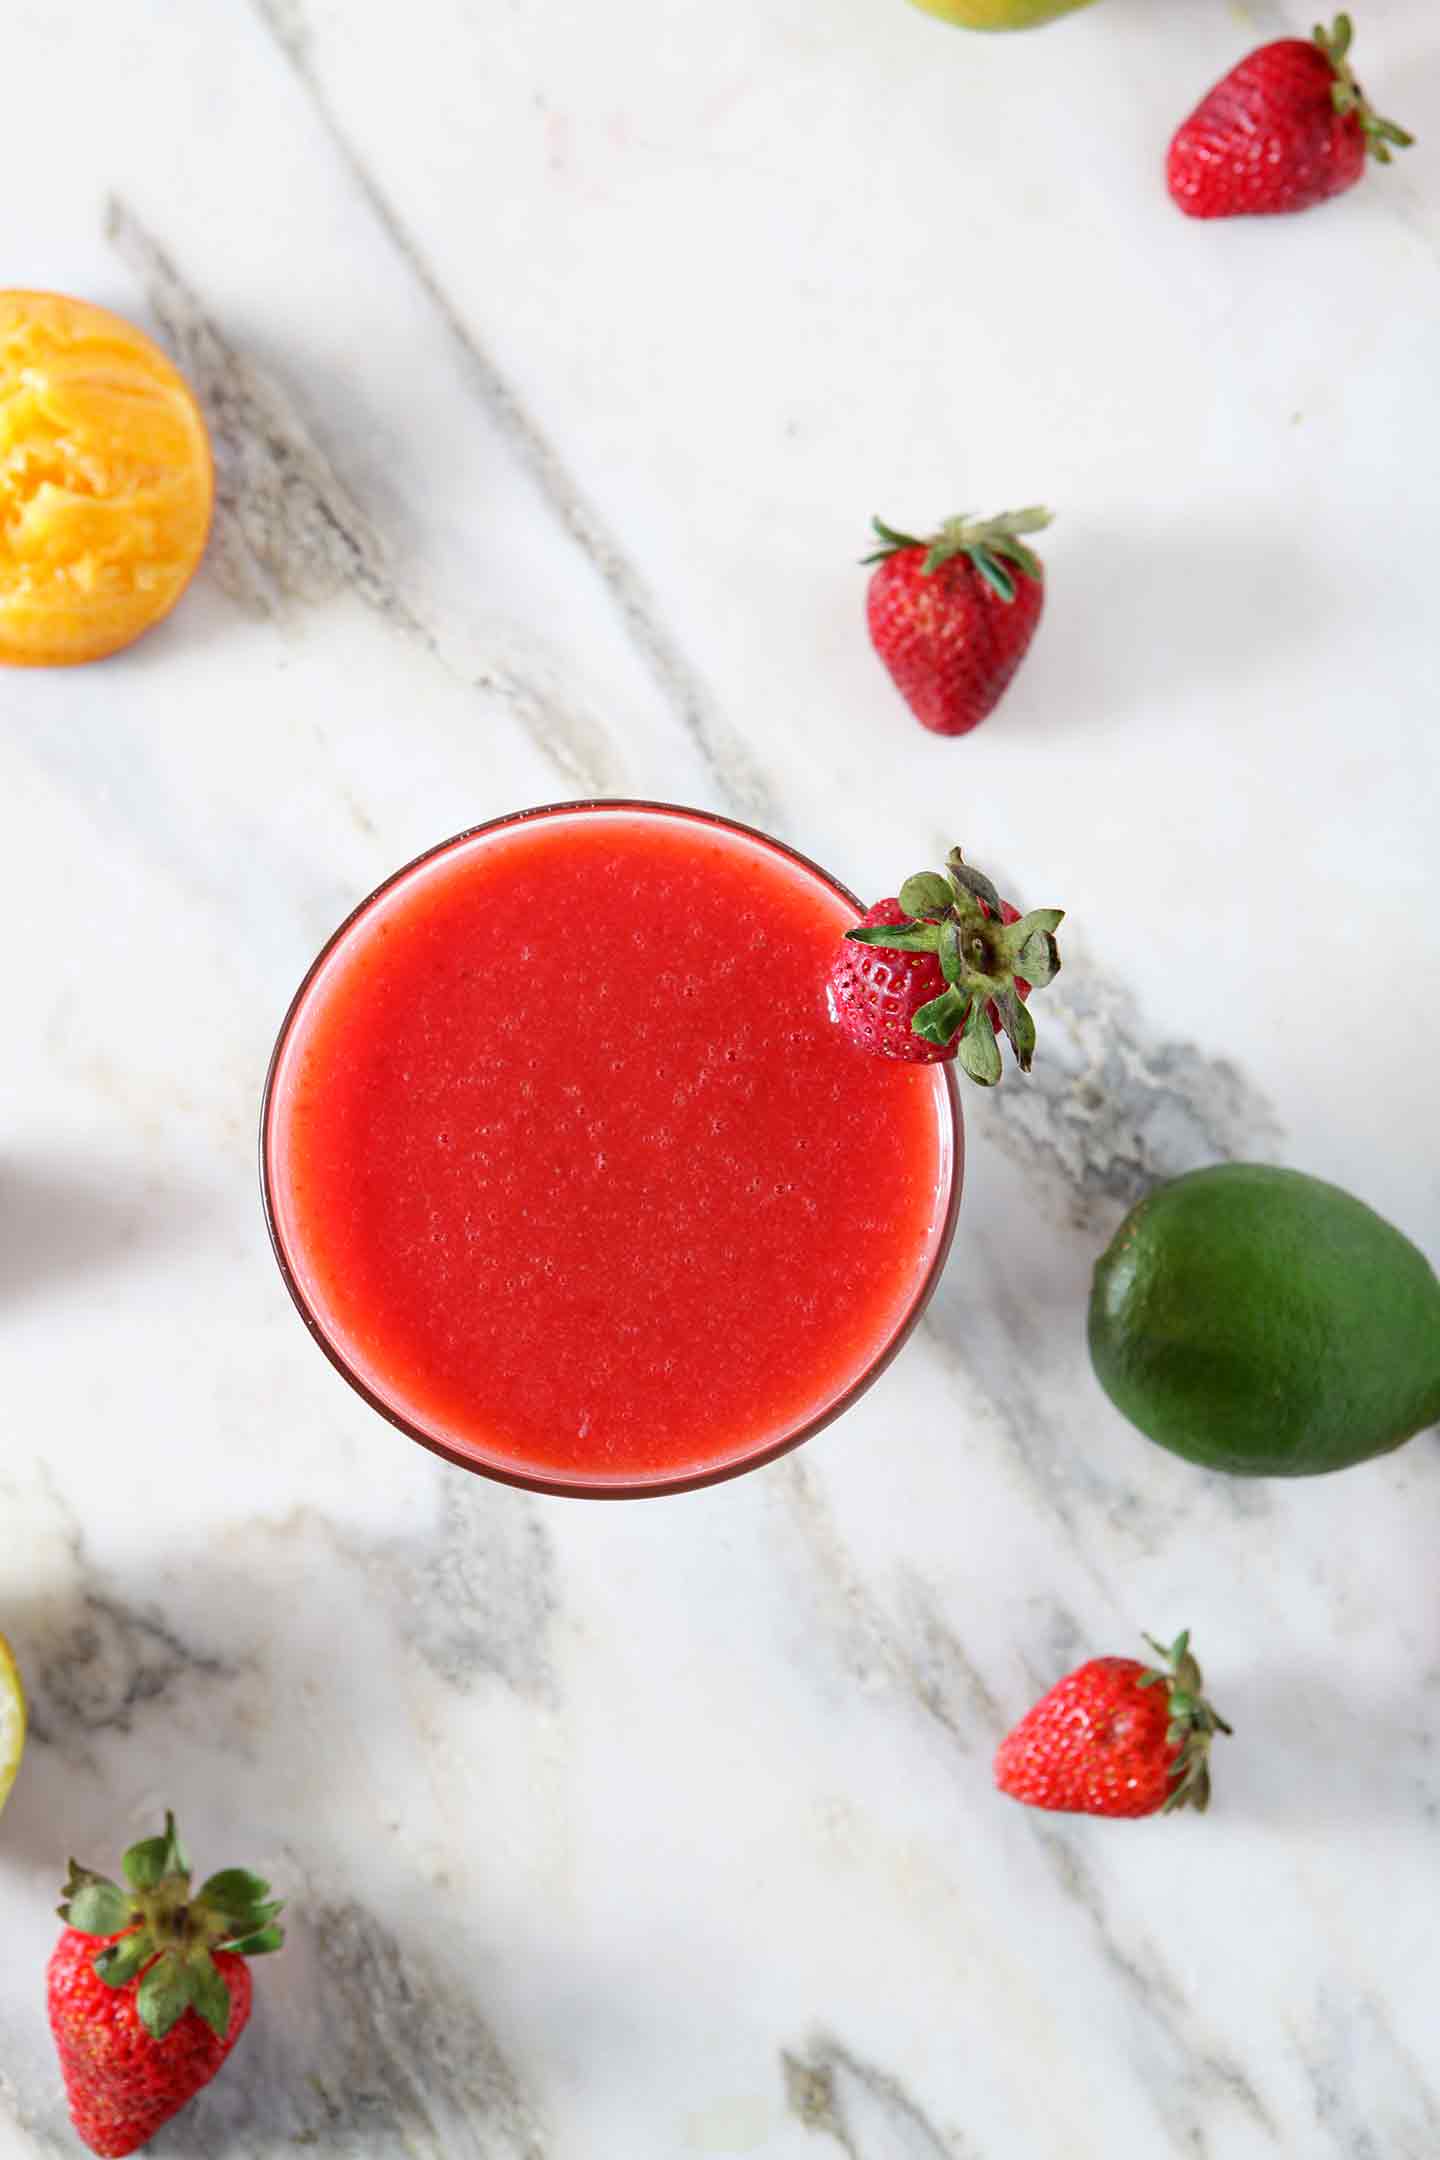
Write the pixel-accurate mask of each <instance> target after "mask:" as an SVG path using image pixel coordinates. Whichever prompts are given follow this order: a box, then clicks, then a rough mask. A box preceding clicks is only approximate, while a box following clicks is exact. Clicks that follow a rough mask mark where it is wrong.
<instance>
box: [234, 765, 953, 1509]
mask: <svg viewBox="0 0 1440 2160" xmlns="http://www.w3.org/2000/svg"><path fill="white" fill-rule="evenodd" d="M592 811H616V812H625V811H638V812H641V813H644V814H647V815H656V816H663V817H672V818H682V819H688V820H689V821H690V822H692V823H694V824H697V825H709V826H718V827H719V828H721V829H722V830H723V831H726V832H732V833H737V834H739V835H740V836H741V837H742V838H743V839H745V840H749V841H753V842H758V844H759V845H760V846H762V847H765V848H768V849H769V850H770V851H771V852H772V853H773V854H776V855H782V856H784V857H785V858H786V859H787V860H788V861H790V862H793V863H795V864H797V865H798V866H799V868H801V869H802V870H805V871H808V872H809V873H810V875H811V876H813V877H816V878H818V879H819V880H820V882H821V883H822V884H823V885H826V886H828V887H829V888H830V890H831V891H832V892H834V893H838V894H839V895H840V897H841V898H842V899H843V900H845V901H846V902H848V904H849V905H850V906H851V907H853V908H855V909H856V910H857V912H858V913H860V914H863V913H864V908H863V905H862V903H861V902H860V900H859V899H858V898H857V896H856V895H855V894H854V893H853V892H851V890H850V888H849V887H848V886H847V885H842V884H841V882H840V880H839V878H837V877H833V876H832V875H831V873H830V872H829V871H828V870H826V869H823V868H822V867H821V865H820V864H819V863H817V862H815V861H813V860H812V859H811V857H810V856H808V855H805V854H802V853H801V851H800V850H799V849H798V848H793V847H791V846H789V844H788V843H787V842H786V841H784V840H777V839H775V837H774V836H773V834H770V833H765V832H761V831H759V830H758V829H757V828H756V827H755V826H753V825H746V824H744V823H742V821H741V820H740V819H738V818H731V817H724V816H722V815H721V814H720V813H719V812H718V811H713V810H699V809H696V808H694V807H692V806H691V805H688V804H685V803H670V802H659V801H655V800H652V799H649V798H645V797H639V796H587V797H581V798H578V799H577V800H575V801H573V802H557V803H537V804H534V805H532V806H531V807H530V808H528V809H524V810H507V811H506V812H505V813H504V814H503V815H502V816H500V817H494V818H486V819H484V820H482V822H481V823H480V824H478V825H470V826H467V827H466V828H465V830H464V831H463V832H458V833H452V834H451V835H450V837H449V838H448V839H446V840H439V841H437V842H436V843H435V845H434V846H433V847H428V848H426V849H425V850H424V851H423V853H421V854H419V855H416V856H413V857H412V858H411V860H410V861H409V862H406V863H402V864H401V866H400V868H399V869H398V870H394V871H392V872H391V874H390V875H389V877H387V878H385V879H383V880H382V882H381V883H380V884H379V885H377V886H375V887H374V889H373V890H372V891H370V892H369V893H367V894H366V895H365V897H364V898H363V899H362V900H360V901H359V902H357V904H356V905H355V906H354V907H353V908H352V909H351V910H350V912H349V914H348V915H347V916H346V917H345V919H344V921H343V922H341V923H340V924H338V925H337V927H336V928H335V929H334V930H333V931H332V932H331V933H330V935H329V937H328V938H326V940H325V942H324V944H323V945H322V946H321V948H320V950H319V952H317V953H316V955H315V958H314V959H313V960H312V961H311V963H310V965H309V967H308V968H307V969H306V970H305V973H304V975H303V977H302V978H301V981H300V984H299V987H298V988H297V989H296V991H295V994H294V996H293V997H292V998H291V1000H290V1003H289V1004H288V1006H287V1007H286V1009H285V1016H284V1018H283V1020H282V1021H281V1023H280V1028H279V1032H278V1033H277V1035H276V1037H275V1046H274V1048H273V1049H272V1051H271V1053H270V1061H269V1064H268V1065H267V1067H266V1071H265V1085H264V1090H263V1092H262V1094H261V1098H260V1132H259V1142H260V1149H259V1152H260V1197H261V1204H262V1206H263V1209H264V1213H265V1228H266V1232H267V1234H268V1236H269V1239H270V1250H271V1252H272V1253H273V1254H274V1256H275V1262H276V1265H277V1267H278V1268H279V1270H280V1275H281V1279H282V1281H283V1282H284V1284H285V1288H286V1289H287V1290H288V1291H289V1293H290V1299H291V1303H292V1304H293V1305H294V1307H295V1309H296V1311H297V1312H298V1313H299V1315H300V1317H301V1319H302V1320H303V1321H304V1323H305V1326H306V1329H307V1331H308V1332H309V1334H310V1336H311V1337H312V1339H313V1340H314V1341H315V1342H316V1343H317V1344H318V1345H319V1347H320V1349H321V1350H323V1352H324V1353H325V1356H326V1357H327V1358H328V1359H329V1361H330V1363H331V1365H333V1366H334V1368H335V1370H336V1371H337V1372H338V1373H339V1375H340V1377H341V1379H342V1380H344V1381H346V1382H347V1383H348V1385H349V1386H350V1387H351V1388H352V1389H353V1390H354V1392H355V1393H356V1394H357V1395H359V1396H360V1398H361V1399H362V1401H364V1402H366V1403H368V1405H369V1406H370V1408H371V1409H372V1410H374V1411H376V1412H377V1413H378V1414H379V1415H380V1416H381V1417H382V1418H384V1419H385V1421H386V1423H387V1424H389V1425H393V1426H394V1427H395V1428H396V1430H397V1431H399V1432H402V1433H404V1434H405V1436H406V1438H407V1439H410V1440H414V1441H417V1442H418V1443H419V1445H420V1446H421V1447H423V1448H428V1449H429V1450H430V1452H431V1454H433V1455H438V1456H440V1457H441V1458H442V1460H444V1461H445V1462H448V1463H452V1464H454V1466H455V1467H456V1468H457V1469H461V1470H469V1471H471V1472H473V1473H474V1474H475V1475H476V1476H479V1477H486V1478H490V1479H492V1480H493V1481H495V1482H496V1483H498V1484H501V1485H509V1486H512V1487H514V1488H517V1489H518V1490H520V1491H523V1492H534V1493H544V1494H547V1495H549V1496H551V1497H553V1498H559V1499H569V1500H641V1499H661V1498H665V1497H667V1496H669V1495H670V1494H673V1493H683V1492H696V1491H699V1490H701V1489H702V1488H703V1487H705V1486H707V1485H720V1484H724V1483H725V1482H726V1481H727V1480H728V1479H730V1478H735V1477H742V1476H744V1475H745V1473H746V1472H747V1471H750V1470H759V1469H763V1468H764V1466H765V1464H766V1463H772V1462H776V1461H778V1460H779V1458H780V1457H781V1456H782V1455H788V1454H789V1453H790V1451H791V1449H792V1448H797V1447H801V1446H803V1444H804V1443H805V1442H806V1441H807V1440H812V1439H813V1438H814V1437H815V1435H816V1433H818V1432H823V1431H824V1429H825V1427H826V1426H827V1425H833V1424H834V1423H835V1421H836V1419H837V1418H840V1417H843V1416H844V1414H845V1412H846V1411H847V1410H849V1409H851V1408H852V1407H853V1406H854V1404H855V1403H856V1402H858V1401H859V1399H860V1397H861V1396H862V1395H863V1394H865V1392H866V1391H867V1389H869V1388H870V1387H871V1386H872V1385H873V1384H874V1382H875V1381H876V1380H878V1379H879V1377H880V1375H881V1374H882V1373H883V1372H884V1371H885V1370H886V1369H887V1367H888V1366H890V1365H891V1364H892V1363H893V1362H894V1360H895V1358H896V1357H897V1356H898V1355H899V1353H900V1351H901V1350H902V1349H903V1348H904V1347H905V1344H906V1343H907V1342H908V1341H909V1340H910V1337H911V1336H912V1335H913V1334H914V1332H915V1329H916V1327H917V1326H918V1325H919V1322H920V1319H921V1317H922V1315H923V1314H924V1311H925V1308H926V1307H927V1305H928V1304H929V1303H930V1300H931V1298H932V1297H933V1295H934V1293H935V1289H936V1286H937V1284H938V1283H939V1281H940V1277H941V1275H942V1274H943V1273H944V1270H945V1263H946V1261H947V1260H948V1258H949V1256H950V1248H951V1245H952V1243H953V1242H954V1237H955V1225H956V1221H957V1219H958V1216H959V1212H960V1193H961V1186H962V1182H963V1171H964V1145H965V1142H964V1125H963V1121H962V1118H961V1113H960V1090H959V1087H958V1084H957V1082H956V1079H955V1068H954V1065H953V1064H951V1063H949V1062H945V1063H936V1064H932V1065H931V1066H930V1068H929V1069H930V1071H931V1072H932V1073H934V1074H935V1076H936V1077H937V1079H939V1080H941V1081H942V1082H943V1085H944V1088H945V1100H946V1108H947V1110H948V1113H949V1116H948V1121H947V1122H948V1131H949V1142H950V1144H949V1149H948V1168H949V1184H948V1189H947V1191H946V1194H945V1210H944V1215H943V1219H942V1220H941V1222H940V1226H939V1230H938V1233H937V1235H936V1238H935V1242H934V1245H933V1247H932V1250H931V1253H930V1257H929V1260H928V1262H927V1264H926V1267H925V1272H924V1274H923V1276H922V1277H921V1279H920V1281H919V1283H918V1284H917V1285H916V1288H915V1290H914V1292H913V1293H912V1295H911V1298H910V1300H909V1303H908V1304H907V1305H906V1307H905V1309H904V1311H903V1313H902V1315H901V1318H900V1320H899V1323H898V1325H897V1326H896V1328H895V1330H894V1332H893V1334H892V1335H891V1336H890V1337H889V1339H888V1340H887V1341H886V1342H885V1343H884V1344H883V1345H882V1347H881V1348H880V1349H879V1350H878V1351H877V1353H876V1355H875V1356H874V1357H873V1358H871V1359H870V1360H869V1361H868V1363H867V1364H865V1365H864V1366H863V1367H862V1368H861V1370H860V1371H859V1372H858V1373H857V1374H856V1375H855V1377H854V1379H853V1380H852V1381H851V1382H850V1384H849V1386H848V1387H847V1388H846V1389H845V1390H844V1392H843V1394H841V1395H838V1396H837V1397H836V1398H835V1400H834V1401H833V1402H830V1403H827V1404H826V1405H825V1407H824V1408H823V1409H822V1410H819V1411H817V1412H816V1413H815V1415H814V1416H813V1417H811V1418H808V1419H807V1420H806V1421H805V1423H804V1424H803V1425H800V1426H797V1427H796V1428H795V1430H794V1431H793V1432H786V1433H783V1434H782V1435H781V1436H780V1438H779V1439H775V1440H767V1441H766V1442H765V1443H764V1444H763V1445H762V1446H760V1447H757V1448H751V1449H749V1450H748V1451H747V1452H746V1453H744V1454H742V1455H737V1456H733V1457H730V1458H727V1459H726V1460H725V1461H724V1462H720V1463H710V1464H707V1465H706V1466H705V1467H704V1468H702V1469H698V1470H682V1471H678V1472H676V1473H674V1474H673V1475H661V1476H657V1477H653V1478H633V1477H632V1478H629V1479H624V1478H614V1479H607V1480H604V1481H603V1482H602V1481H599V1480H593V1479H584V1478H579V1477H567V1476H564V1475H561V1474H558V1473H556V1474H551V1473H548V1472H546V1471H543V1470H539V1469H536V1470H533V1471H532V1470H528V1469H521V1468H519V1467H517V1466H516V1465H514V1464H512V1463H509V1462H503V1461H499V1462H497V1461H493V1460H489V1459H487V1458H484V1457H482V1456H480V1455H478V1454H477V1453H476V1452H475V1451H474V1450H472V1449H468V1448H464V1447H460V1446H457V1445H455V1444H454V1443H453V1442H451V1441H448V1440H445V1439H442V1438H441V1437H439V1436H438V1435H437V1434H435V1433H433V1432H427V1431H426V1430H425V1429H424V1428H423V1427H422V1426H420V1425H419V1424H417V1423H415V1422H414V1421H413V1420H412V1419H411V1418H409V1417H407V1416H406V1414H405V1412H404V1411H403V1410H399V1409H397V1408H396V1407H395V1406H394V1405H393V1404H391V1403H389V1402H387V1401H385V1399H384V1398H383V1397H382V1396H380V1395H379V1394H377V1393H376V1391H375V1389H374V1388H373V1387H372V1386H371V1384H370V1383H369V1381H367V1380H366V1379H365V1377H364V1376H363V1374H361V1373H360V1372H358V1371H357V1370H356V1369H355V1367H354V1365H352V1363H351V1362H350V1360H349V1358H348V1357H347V1356H346V1355H345V1353H344V1351H343V1350H342V1349H341V1348H340V1346H339V1345H338V1343H336V1342H335V1341H334V1339H333V1338H332V1336H331V1334H330V1332H329V1330H328V1329H327V1327H326V1325H325V1323H324V1321H323V1320H322V1319H321V1317H320V1315H319V1314H318V1313H317V1312H316V1311H315V1309H314V1307H313V1306H312V1305H311V1303H310V1301H309V1299H308V1298H307V1296H306V1294H305V1291H304V1290H303V1288H302V1287H301V1284H300V1281H299V1279H298V1277H297V1275H296V1273H295V1271H294V1269H293V1268H292V1266H291V1264H290V1259H289V1256H288V1254H287V1252H286V1250H285V1244H284V1240H283V1238H282V1235H281V1232H280V1225H279V1222H278V1219H277V1214H276V1207H275V1200H274V1194H273V1191H272V1184H271V1173H270V1154H271V1139H272V1126H273V1113H274V1108H275V1090H276V1080H277V1077H278V1075H279V1071H280V1066H281V1063H282V1061H283V1059H284V1056H285V1053H286V1050H287V1049H288V1047H289V1043H290V1038H291V1035H292V1033H293V1031H294V1028H295V1024H296V1021H297V1020H298V1018H299V1016H300V1012H301V1009H302V1007H303V1006H304V1003H305V1000H306V999H307V997H308V996H309V993H310V990H311V988H312V986H313V985H314V983H315V982H316V981H317V979H318V978H319V976H320V974H321V972H322V970H323V969H324V968H325V966H326V964H327V962H328V961H329V959H330V957H331V955H332V954H333V953H334V952H335V950H336V948H337V947H338V946H339V944H340V943H341V941H342V940H343V939H344V938H345V937H346V936H348V934H349V932H350V931H351V930H352V929H353V928H354V927H355V926H356V924H357V923H359V922H361V921H362V920H363V919H364V917H365V916H367V915H368V914H369V913H370V911H371V909H372V908H374V907H375V906H376V905H377V904H378V903H379V902H380V901H381V900H383V899H384V897H385V895H386V894H387V893H389V892H392V891H393V890H394V889H395V887H396V886H398V885H400V884H402V883H403V882H404V881H405V880H406V879H408V878H410V877H413V876H414V875H415V873H416V872H417V871H419V870H422V869H423V868H424V867H425V865H426V864H427V863H430V862H433V861H435V860H436V858H437V857H439V856H442V855H447V854H449V853H450V852H451V851H452V850H453V849H456V848H460V847H464V846H467V845H468V844H469V843H470V842H471V841H474V840H479V839H482V838H484V837H485V836H486V835H488V834H491V833H499V832H503V831H504V830H505V829H506V828H507V827H509V826H516V825H526V824H529V823H532V822H533V821H535V820H537V819H539V818H550V817H567V816H576V815H580V814H583V813H587V812H592Z"/></svg>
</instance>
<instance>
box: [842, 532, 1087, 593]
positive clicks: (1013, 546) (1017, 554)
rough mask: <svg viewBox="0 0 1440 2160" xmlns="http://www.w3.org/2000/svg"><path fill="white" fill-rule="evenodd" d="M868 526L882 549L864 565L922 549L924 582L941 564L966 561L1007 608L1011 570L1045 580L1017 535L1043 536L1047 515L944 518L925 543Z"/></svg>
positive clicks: (1012, 583) (1011, 586) (1012, 579)
mask: <svg viewBox="0 0 1440 2160" xmlns="http://www.w3.org/2000/svg"><path fill="white" fill-rule="evenodd" d="M870 522H871V524H872V525H873V526H874V528H875V531H876V533H877V534H878V535H879V538H880V540H881V541H882V542H883V545H882V546H880V547H878V548H876V550H875V552H874V554H873V555H866V556H865V557H864V558H863V560H864V561H865V562H867V563H877V562H884V560H885V558H886V557H887V556H888V555H899V554H901V553H902V552H903V551H904V550H905V549H906V548H924V549H925V560H924V562H923V563H922V564H921V565H920V567H921V569H922V571H923V572H924V573H925V575H926V577H933V576H934V575H935V572H936V571H937V570H938V569H939V568H940V566H941V564H942V563H947V562H950V561H952V560H953V559H954V557H955V556H957V555H966V556H968V557H969V559H970V561H971V562H972V563H973V564H974V565H975V568H976V569H977V570H978V571H979V573H980V575H981V577H982V578H984V580H985V582H986V584H987V585H988V586H989V587H990V589H991V591H992V592H993V593H994V595H995V597H996V599H997V600H1003V601H1005V602H1006V604H1007V605H1008V604H1009V602H1010V601H1012V600H1013V599H1014V598H1015V572H1016V571H1017V570H1018V571H1019V572H1020V573H1021V575H1022V576H1023V577H1029V578H1042V577H1043V576H1044V575H1045V573H1044V571H1043V569H1042V568H1041V566H1040V558H1039V556H1038V555H1037V554H1036V553H1035V552H1034V550H1033V548H1028V547H1027V546H1026V545H1025V542H1024V540H1023V538H1022V537H1021V535H1022V534H1024V533H1035V532H1043V531H1044V530H1045V527H1046V526H1047V525H1048V524H1049V523H1050V522H1051V513H1050V511H1048V510H1040V509H1030V510H1002V511H1001V513H1000V515H999V517H993V518H972V517H971V516H970V514H969V512H968V511H966V512H964V513H962V515H961V516H959V517H952V518H946V520H945V522H944V524H943V525H942V526H941V528H940V530H939V532H938V533H932V534H931V536H930V538H929V539H928V540H917V539H916V538H915V536H914V534H913V533H902V532H896V531H895V530H894V529H893V527H891V526H889V525H886V524H884V523H883V522H882V521H881V519H879V518H878V517H877V518H872V519H871V520H870Z"/></svg>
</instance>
